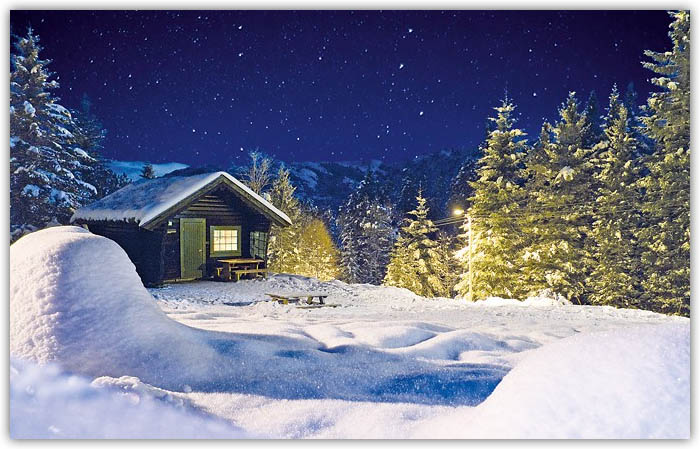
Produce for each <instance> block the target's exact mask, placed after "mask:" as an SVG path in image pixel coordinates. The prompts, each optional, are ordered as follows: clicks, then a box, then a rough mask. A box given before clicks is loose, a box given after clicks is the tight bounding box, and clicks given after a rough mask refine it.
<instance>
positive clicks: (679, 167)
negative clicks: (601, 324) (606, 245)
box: [639, 11, 690, 315]
mask: <svg viewBox="0 0 700 449" xmlns="http://www.w3.org/2000/svg"><path fill="white" fill-rule="evenodd" d="M670 14H671V17H673V22H672V23H671V25H670V28H671V30H670V32H669V37H670V38H671V42H672V43H673V48H672V49H671V51H666V52H654V51H649V50H647V51H646V52H645V55H646V56H647V57H649V58H651V59H652V61H650V62H645V63H644V67H646V68H647V69H649V70H652V71H654V72H655V73H656V74H658V75H659V76H658V77H655V78H652V80H651V81H652V83H653V84H654V85H655V86H657V87H659V88H661V92H655V93H653V94H651V96H650V97H649V99H648V101H647V112H648V115H647V116H646V117H643V118H642V122H643V124H644V132H645V133H646V135H647V136H649V137H650V138H651V139H653V140H654V141H655V143H656V150H655V152H654V153H652V154H651V155H650V156H649V157H648V159H647V161H646V164H645V165H646V169H647V170H648V174H647V176H645V177H644V178H643V179H642V180H641V181H640V183H639V185H640V187H642V188H644V189H645V197H644V203H643V211H644V215H645V219H646V220H647V221H648V224H647V226H646V227H644V228H643V229H642V230H640V240H641V241H642V243H643V245H644V253H643V257H642V260H643V262H644V269H645V276H646V278H645V280H644V289H645V294H644V302H645V304H646V307H645V308H651V309H652V310H657V311H660V312H664V313H679V314H684V315H688V314H689V313H690V12H689V11H678V12H673V13H670Z"/></svg>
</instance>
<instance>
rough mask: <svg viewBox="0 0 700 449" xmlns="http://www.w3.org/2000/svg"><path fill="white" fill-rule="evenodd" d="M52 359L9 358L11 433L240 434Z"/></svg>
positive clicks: (99, 435) (103, 435) (216, 421)
mask: <svg viewBox="0 0 700 449" xmlns="http://www.w3.org/2000/svg"><path fill="white" fill-rule="evenodd" d="M94 383H95V382H93V385H90V382H89V380H88V379H85V378H83V377H78V376H71V375H69V374H66V373H63V372H61V370H60V369H59V368H58V367H57V366H55V365H51V364H49V365H45V366H38V365H36V364H33V363H29V362H26V361H21V360H17V359H11V361H10V436H11V437H12V438H31V439H36V438H245V437H247V436H248V435H246V434H245V433H244V432H243V431H242V430H240V429H238V428H235V427H233V426H231V425H230V424H228V423H226V422H224V420H221V419H214V418H212V417H211V416H207V415H205V414H203V413H201V412H197V411H195V410H194V409H192V408H185V407H174V406H172V405H170V404H168V403H164V401H163V400H155V399H153V398H152V397H150V396H149V395H146V394H143V393H142V394H140V395H138V396H135V395H127V394H124V393H123V392H120V391H119V390H116V389H113V388H97V387H96V386H95V385H94Z"/></svg>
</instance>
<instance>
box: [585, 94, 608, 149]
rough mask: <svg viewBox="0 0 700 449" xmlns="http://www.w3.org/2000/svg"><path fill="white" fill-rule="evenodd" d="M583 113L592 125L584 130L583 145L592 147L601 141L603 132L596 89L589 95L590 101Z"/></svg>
mask: <svg viewBox="0 0 700 449" xmlns="http://www.w3.org/2000/svg"><path fill="white" fill-rule="evenodd" d="M583 114H584V115H585V116H586V119H587V121H588V123H589V125H590V126H588V128H586V130H585V132H584V136H583V145H584V146H586V147H588V148H592V147H593V145H595V144H596V143H598V142H599V141H600V139H601V138H602V134H603V128H602V124H601V121H600V120H601V117H600V116H601V113H600V106H599V104H598V96H597V95H596V93H595V91H594V90H592V91H591V93H590V95H589V96H588V102H586V107H585V108H584V109H583Z"/></svg>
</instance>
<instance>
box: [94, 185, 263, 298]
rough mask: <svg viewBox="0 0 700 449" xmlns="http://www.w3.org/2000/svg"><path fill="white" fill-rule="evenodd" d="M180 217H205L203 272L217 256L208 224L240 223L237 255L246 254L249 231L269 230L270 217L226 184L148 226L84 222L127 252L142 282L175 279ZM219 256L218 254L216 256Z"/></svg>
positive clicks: (210, 269) (178, 274) (178, 270)
mask: <svg viewBox="0 0 700 449" xmlns="http://www.w3.org/2000/svg"><path fill="white" fill-rule="evenodd" d="M180 218H204V219H205V220H206V244H205V251H206V272H205V273H204V277H207V276H209V275H211V273H212V272H213V271H214V270H213V266H214V264H215V262H216V259H217V258H212V257H210V256H209V252H210V251H209V249H210V241H211V240H210V235H209V232H210V228H209V227H210V226H217V225H218V226H241V257H250V233H251V232H252V231H261V232H268V233H269V232H270V219H268V218H267V217H266V216H265V215H263V214H261V213H260V212H258V211H256V210H255V209H253V208H252V207H250V206H249V205H247V204H246V203H245V202H244V201H242V200H241V199H240V198H239V197H238V196H237V195H236V194H234V193H233V192H231V191H230V190H229V189H228V188H227V187H226V186H219V187H218V188H216V189H214V190H212V191H211V192H208V193H207V194H206V195H203V196H202V197H201V198H199V199H198V200H197V201H195V202H193V203H192V204H190V205H189V206H188V207H186V208H185V209H184V210H182V211H180V212H179V213H177V214H176V215H174V216H172V217H169V218H168V219H167V220H164V221H163V222H162V223H161V224H160V225H158V226H157V227H155V228H153V229H152V230H146V229H143V228H140V227H139V226H138V225H137V224H135V223H125V222H106V221H105V222H103V221H100V222H88V223H87V224H88V229H89V230H90V231H91V232H93V233H94V234H98V235H102V236H104V237H107V238H109V239H111V240H114V241H115V242H117V244H119V246H121V247H122V248H123V249H124V251H125V252H126V253H127V254H128V255H129V258H130V259H131V261H132V262H133V263H134V265H135V266H136V271H137V272H138V274H139V276H141V280H142V281H143V283H144V285H147V286H152V285H159V284H162V283H163V281H173V280H179V279H181V278H182V276H181V266H180ZM219 259H220V258H219Z"/></svg>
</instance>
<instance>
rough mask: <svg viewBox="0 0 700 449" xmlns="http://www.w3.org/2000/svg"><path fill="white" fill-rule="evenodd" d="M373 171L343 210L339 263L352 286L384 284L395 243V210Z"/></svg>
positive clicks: (340, 228)
mask: <svg viewBox="0 0 700 449" xmlns="http://www.w3.org/2000/svg"><path fill="white" fill-rule="evenodd" d="M381 196H382V195H381V194H380V192H379V187H378V185H377V181H376V179H375V177H374V175H373V172H372V171H371V170H368V171H367V175H366V176H365V178H364V179H363V180H362V182H360V185H359V186H358V188H357V190H356V191H355V192H353V193H352V195H350V198H349V199H348V202H347V203H346V204H345V206H344V207H343V208H342V209H341V210H340V213H339V214H338V218H337V224H338V229H339V232H340V263H341V267H342V270H343V274H344V276H345V279H346V280H347V281H348V282H351V283H369V284H375V285H379V284H381V282H382V280H383V279H384V276H385V274H386V266H387V264H388V263H389V252H390V251H391V248H392V246H393V243H394V234H395V232H394V228H393V227H392V225H391V218H392V214H393V211H392V209H393V208H392V206H391V204H389V203H388V201H383V200H382V198H381Z"/></svg>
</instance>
